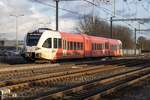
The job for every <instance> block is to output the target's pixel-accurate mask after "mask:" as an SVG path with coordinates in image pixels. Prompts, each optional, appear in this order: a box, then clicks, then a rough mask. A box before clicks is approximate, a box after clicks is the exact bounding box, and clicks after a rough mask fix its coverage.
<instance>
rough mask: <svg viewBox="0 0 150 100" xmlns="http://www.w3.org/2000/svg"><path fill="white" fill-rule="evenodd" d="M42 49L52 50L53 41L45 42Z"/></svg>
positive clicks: (49, 39)
mask: <svg viewBox="0 0 150 100" xmlns="http://www.w3.org/2000/svg"><path fill="white" fill-rule="evenodd" d="M42 47H44V48H52V39H51V38H48V39H47V40H45V42H44V43H43V45H42Z"/></svg>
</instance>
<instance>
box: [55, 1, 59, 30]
mask: <svg viewBox="0 0 150 100" xmlns="http://www.w3.org/2000/svg"><path fill="white" fill-rule="evenodd" d="M55 1H56V31H58V30H59V27H58V26H59V23H58V18H59V13H58V12H59V11H58V10H59V0H55Z"/></svg>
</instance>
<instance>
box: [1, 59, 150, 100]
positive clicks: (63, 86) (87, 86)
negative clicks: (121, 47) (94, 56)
mask: <svg viewBox="0 0 150 100" xmlns="http://www.w3.org/2000/svg"><path fill="white" fill-rule="evenodd" d="M149 65H150V64H149V62H148V60H141V59H139V60H138V59H136V60H135V59H130V60H128V59H123V60H114V61H104V62H94V63H92V62H88V63H82V64H75V65H69V66H67V65H63V66H64V67H63V66H61V67H57V68H56V67H45V71H43V72H44V73H40V74H37V73H38V71H41V69H42V68H41V69H38V68H37V69H34V71H35V72H34V74H33V73H32V74H29V75H24V74H25V72H23V73H22V74H18V73H17V74H15V75H17V76H18V75H20V77H19V78H18V77H16V78H14V79H7V80H4V79H2V80H1V81H0V87H1V88H0V93H1V98H2V99H9V98H13V99H18V98H19V99H47V98H50V99H66V98H68V99H91V98H98V97H100V96H102V95H104V94H107V93H110V91H112V90H111V88H114V90H117V89H119V88H117V86H120V85H122V84H125V82H130V84H131V83H135V82H136V79H137V80H142V79H145V78H149V73H150V68H149V67H148V66H149ZM91 66H92V67H91ZM127 66H128V67H127ZM46 68H48V69H49V71H48V69H46ZM67 68H68V69H67ZM63 69H64V70H63ZM26 70H28V71H29V72H30V70H31V69H26ZM36 70H38V71H36ZM60 70H61V71H60ZM21 71H25V70H19V71H17V72H21ZM32 71H33V70H32ZM14 72H15V71H14ZM26 73H28V72H26ZM138 73H141V74H138ZM7 74H8V72H7V73H6V72H5V71H2V72H1V73H0V75H3V76H5V75H6V76H7ZM12 75H14V74H12ZM12 75H11V76H12ZM15 75H14V76H15ZM21 75H22V76H21ZM8 76H9V74H8ZM142 77H143V78H142ZM133 80H134V81H133ZM132 81H133V82H132ZM126 84H127V83H126ZM125 86H126V85H124V87H125ZM102 87H103V89H102ZM115 87H116V88H115ZM121 87H122V86H120V88H121ZM91 88H92V89H91ZM87 90H88V91H87ZM102 90H103V91H102ZM104 90H105V91H106V90H107V91H109V92H105V91H104ZM95 91H97V92H95ZM91 93H93V94H91ZM100 93H102V94H100ZM94 95H95V96H94Z"/></svg>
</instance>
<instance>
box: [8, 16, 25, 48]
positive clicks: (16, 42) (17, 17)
mask: <svg viewBox="0 0 150 100" xmlns="http://www.w3.org/2000/svg"><path fill="white" fill-rule="evenodd" d="M10 16H13V17H15V18H16V51H18V17H21V16H24V15H10Z"/></svg>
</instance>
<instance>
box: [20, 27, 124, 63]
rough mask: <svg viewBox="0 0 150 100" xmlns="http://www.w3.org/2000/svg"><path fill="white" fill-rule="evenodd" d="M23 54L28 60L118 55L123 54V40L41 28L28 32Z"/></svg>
mask: <svg viewBox="0 0 150 100" xmlns="http://www.w3.org/2000/svg"><path fill="white" fill-rule="evenodd" d="M22 55H23V57H25V58H26V59H28V60H38V59H40V60H48V61H56V60H62V59H75V58H77V59H78V58H79V59H80V58H92V57H118V56H122V42H121V41H120V40H117V39H110V38H104V37H96V36H90V35H87V34H84V33H74V34H73V33H66V32H59V31H54V30H51V29H48V28H39V29H36V30H33V31H31V32H28V33H27V34H26V36H25V43H24V49H23V53H22Z"/></svg>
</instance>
